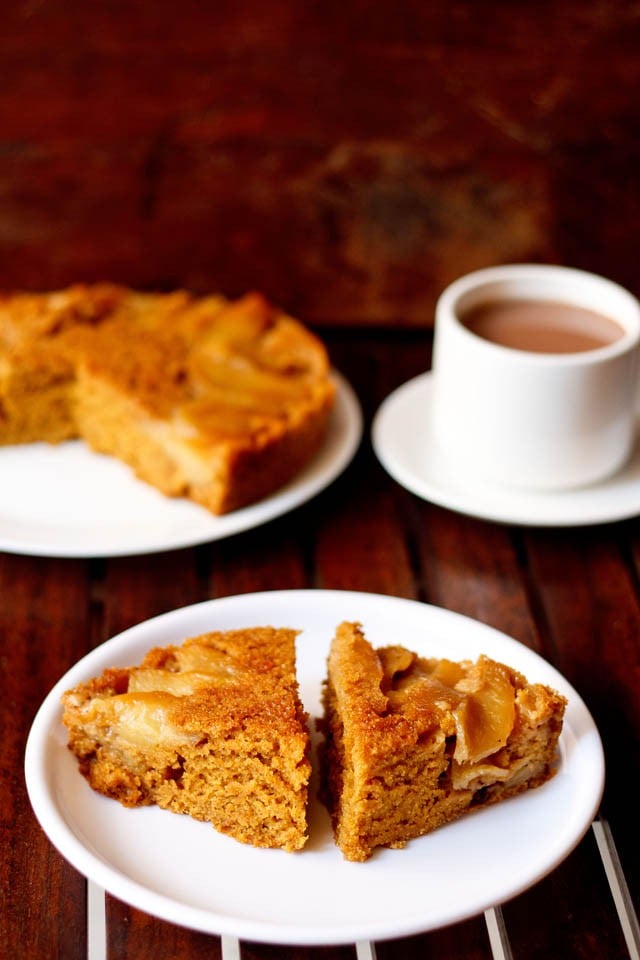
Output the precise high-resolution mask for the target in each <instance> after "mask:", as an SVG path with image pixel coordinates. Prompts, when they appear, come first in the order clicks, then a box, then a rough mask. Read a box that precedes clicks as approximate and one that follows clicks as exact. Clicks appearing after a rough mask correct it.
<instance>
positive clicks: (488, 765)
mask: <svg viewBox="0 0 640 960" xmlns="http://www.w3.org/2000/svg"><path fill="white" fill-rule="evenodd" d="M322 705H323V710H324V715H323V717H322V718H321V720H320V722H319V727H320V730H321V732H322V734H323V735H324V741H323V742H322V743H321V744H320V745H319V755H320V763H321V788H320V797H321V800H322V801H323V803H324V804H325V806H326V807H327V809H328V811H329V814H330V817H331V822H332V827H333V831H334V838H335V842H336V844H337V845H338V847H339V848H340V849H341V851H342V853H343V856H344V857H345V859H347V860H352V861H360V862H362V861H365V860H367V859H369V858H370V857H371V856H372V854H373V853H374V851H375V850H376V849H377V848H378V847H392V848H393V847H403V846H404V845H405V844H406V843H407V842H408V841H410V840H413V839H416V838H417V837H420V836H423V835H425V834H427V833H429V832H431V831H432V830H435V829H437V828H439V827H442V826H444V825H445V824H447V823H451V822H453V821H455V820H457V819H458V818H460V817H462V816H463V815H465V814H467V813H469V812H471V811H473V810H478V809H480V808H481V807H483V806H486V805H489V804H493V803H497V802H501V801H503V800H506V799H507V798H509V797H513V796H515V795H517V794H520V793H522V792H524V791H527V790H530V789H533V788H535V787H538V786H540V785H541V784H543V783H545V782H546V781H547V780H548V779H549V778H550V777H552V776H553V775H554V772H555V768H556V762H557V748H558V739H559V736H560V732H561V729H562V723H563V716H564V711H565V707H566V698H565V697H564V696H562V695H561V694H560V693H558V692H557V691H555V690H553V689H552V688H551V687H549V686H546V685H544V684H539V683H529V682H528V681H527V680H526V678H525V677H524V676H523V675H522V674H521V673H519V672H518V671H517V670H514V669H512V668H510V667H508V666H506V665H504V664H501V663H498V662H496V661H494V660H492V659H490V658H489V657H486V656H480V657H479V658H478V659H477V660H476V661H461V662H459V663H456V662H452V661H449V660H446V659H435V658H425V657H422V656H419V655H417V654H416V653H414V652H412V651H410V650H408V649H406V648H405V647H404V646H402V645H396V646H388V647H382V648H380V649H374V647H373V646H372V645H371V643H370V642H369V641H368V640H367V638H366V637H365V635H364V633H363V630H362V627H361V625H360V624H359V623H355V622H354V623H349V622H345V623H342V624H341V625H340V626H339V627H338V628H337V631H336V634H335V637H334V639H333V641H332V644H331V648H330V653H329V657H328V666H327V677H326V679H325V681H324V684H323V690H322Z"/></svg>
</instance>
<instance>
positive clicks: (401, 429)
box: [372, 373, 640, 527]
mask: <svg viewBox="0 0 640 960" xmlns="http://www.w3.org/2000/svg"><path fill="white" fill-rule="evenodd" d="M432 395H433V380H432V374H431V373H424V374H422V375H421V376H419V377H415V378H414V379H413V380H409V381H408V382H407V383H405V384H403V385H402V386H401V387H399V388H398V389H397V390H395V391H394V392H393V393H392V394H390V395H389V396H388V397H387V398H386V400H385V401H384V402H383V403H382V405H381V406H380V408H379V410H378V412H377V413H376V415H375V417H374V420H373V425H372V441H373V447H374V450H375V453H376V456H377V457H378V459H379V460H380V463H381V464H382V466H383V467H384V468H385V470H386V471H387V472H388V473H389V474H390V475H391V476H392V477H393V478H394V480H397V481H398V483H400V484H401V485H402V486H403V487H406V489H407V490H410V491H411V492H412V493H415V494H416V496H418V497H421V498H422V499H423V500H429V501H431V502H432V503H436V504H438V505H439V506H442V507H448V508H449V509H450V510H455V511H457V512H458V513H465V514H468V515H469V516H472V517H480V518H481V519H483V520H495V521H498V522H499V523H512V524H520V525H522V526H539V527H572V526H588V525H592V524H596V523H609V522H612V521H615V520H624V519H627V518H628V517H634V516H636V515H637V514H638V513H640V444H639V443H636V446H635V449H634V452H633V455H632V457H631V460H630V461H629V463H628V464H627V465H626V467H624V469H622V470H621V471H620V472H619V473H617V474H616V475H615V476H613V477H611V478H609V479H608V480H605V481H603V482H601V483H597V484H593V485H591V486H588V487H582V488H580V489H579V490H569V491H563V492H561V493H539V492H536V491H530V490H518V489H514V488H511V487H503V486H500V485H498V484H495V483H491V482H489V481H485V480H482V479H480V478H478V477H476V476H473V475H470V474H469V472H468V471H465V470H464V469H461V468H460V466H459V464H457V463H455V462H454V461H453V460H452V459H451V458H450V457H448V456H447V454H446V452H445V451H444V450H443V449H442V448H441V447H440V446H439V445H438V443H437V441H436V439H435V437H434V435H433V432H432V428H431V404H432Z"/></svg>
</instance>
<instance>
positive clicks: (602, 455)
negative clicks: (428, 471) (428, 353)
mask: <svg viewBox="0 0 640 960" xmlns="http://www.w3.org/2000/svg"><path fill="white" fill-rule="evenodd" d="M500 298H510V299H511V300H528V301H531V300H547V301H553V302H555V303H558V302H560V303H568V304H571V305H574V306H580V307H584V308H587V309H589V310H592V311H597V312H598V313H600V314H603V315H605V316H607V317H609V318H611V319H613V320H615V321H616V322H617V323H618V324H619V325H620V327H622V331H623V332H622V336H620V338H619V339H617V340H616V341H614V342H612V343H609V344H607V345H605V346H602V347H598V348H596V349H591V350H586V351H582V352H576V353H539V352H531V351H529V350H523V349H516V348H513V347H506V346H503V345H501V344H496V343H493V342H491V341H490V340H487V339H484V338H483V337H481V336H479V335H478V334H476V333H473V332H472V331H471V330H470V329H468V328H467V327H466V326H465V325H464V323H462V322H461V317H462V316H464V315H465V311H469V310H470V309H471V308H472V307H474V306H477V305H478V304H481V303H485V302H486V303H489V302H495V301H496V300H497V299H500ZM639 344H640V303H639V302H638V300H637V299H636V298H635V297H634V296H633V295H632V294H631V293H630V292H629V291H627V290H625V289H624V288H623V287H620V286H619V285H617V284H616V283H613V282H612V281H610V280H608V279H606V278H604V277H600V276H597V275H595V274H591V273H587V272H585V271H582V270H575V269H572V268H569V267H561V266H547V265H540V264H510V265H505V266H497V267H489V268H487V269H485V270H479V271H476V272H474V273H471V274H468V275H466V276H463V277H461V278H460V279H458V280H456V281H455V282H454V283H452V284H451V285H450V286H449V287H448V288H447V289H446V290H445V291H444V292H443V293H442V295H441V296H440V298H439V300H438V303H437V305H436V314H435V332H434V352H433V369H432V378H433V407H432V415H433V422H432V429H433V432H434V435H435V438H436V441H437V443H438V445H439V446H440V447H441V448H442V449H443V450H444V451H445V452H446V453H447V455H448V456H449V457H453V458H455V460H456V461H457V462H458V464H459V467H460V469H461V470H465V471H467V473H466V477H467V479H468V477H469V476H470V475H472V476H475V477H479V478H484V479H487V480H490V481H494V482H495V483H498V484H503V485H506V486H510V487H518V488H530V489H532V490H537V491H545V490H546V491H558V490H564V489H572V488H576V487H581V486H584V485H587V484H592V483H596V482H598V481H601V480H603V479H604V478H606V477H608V476H610V475H612V474H614V473H615V472H616V471H618V470H619V469H620V468H622V467H623V465H624V464H625V463H626V461H627V460H628V458H629V456H630V453H631V451H632V448H633V445H634V439H635V430H636V407H637V400H638V388H637V381H638V363H639V356H640V346H639Z"/></svg>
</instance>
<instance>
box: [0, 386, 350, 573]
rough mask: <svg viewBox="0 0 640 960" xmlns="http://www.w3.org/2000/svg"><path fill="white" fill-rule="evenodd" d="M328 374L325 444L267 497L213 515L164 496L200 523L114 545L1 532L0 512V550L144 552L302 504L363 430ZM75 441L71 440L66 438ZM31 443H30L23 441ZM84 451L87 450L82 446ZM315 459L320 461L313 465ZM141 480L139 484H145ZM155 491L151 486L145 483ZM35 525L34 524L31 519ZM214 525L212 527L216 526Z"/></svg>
mask: <svg viewBox="0 0 640 960" xmlns="http://www.w3.org/2000/svg"><path fill="white" fill-rule="evenodd" d="M331 376H332V378H333V379H334V381H335V383H336V385H337V391H336V405H335V408H334V410H333V412H332V417H331V420H330V427H329V433H328V435H327V439H326V440H325V444H324V445H323V447H322V448H321V449H320V450H319V451H318V453H317V454H316V456H315V457H314V458H313V459H312V460H311V461H310V463H309V464H307V466H306V467H304V468H303V469H302V470H301V471H300V472H299V473H298V475H297V476H296V477H294V478H293V479H292V480H291V481H289V483H287V484H286V485H285V486H284V487H282V488H281V489H279V490H277V491H275V492H274V493H272V494H270V495H269V496H268V497H265V498H264V499H262V500H260V501H258V502H257V503H253V504H249V505H248V506H247V507H243V508H241V509H240V510H236V511H233V512H232V513H228V514H224V515H222V516H220V517H216V516H214V515H213V514H210V513H209V512H208V511H207V510H206V509H205V508H204V507H200V506H199V505H197V504H195V503H191V502H189V501H186V500H185V499H184V498H176V499H175V500H174V499H172V498H169V497H167V498H165V499H166V509H167V511H171V510H172V509H174V511H175V510H176V508H177V509H178V510H179V509H181V508H184V506H185V505H186V507H187V508H188V509H189V510H192V511H193V512H194V513H195V512H196V511H197V512H201V514H202V529H199V527H198V529H197V530H196V531H194V532H191V533H188V534H186V535H183V536H174V537H169V538H167V539H162V538H161V539H157V538H153V537H149V538H146V539H145V538H142V539H138V540H137V541H132V542H129V543H127V542H122V543H120V544H119V545H118V544H117V543H113V544H112V545H106V544H103V545H98V546H97V547H93V548H92V547H91V545H90V544H87V543H86V542H84V541H83V540H81V539H79V534H76V533H74V534H73V535H72V536H71V537H70V538H69V541H68V542H67V543H64V542H61V541H60V540H58V542H56V540H55V536H54V537H53V538H52V537H51V536H49V537H47V536H46V535H45V536H44V537H41V539H39V540H38V539H36V538H35V537H34V539H32V540H30V539H25V538H20V536H15V535H13V536H12V535H10V534H9V535H7V534H5V533H3V530H2V516H0V551H4V552H6V553H11V554H17V555H23V556H32V557H52V558H57V559H66V558H76V559H90V558H109V557H125V556H144V555H147V554H150V553H164V552H167V551H171V550H182V549H185V548H187V547H194V546H198V545H200V544H203V543H212V542H215V541H217V540H222V539H226V538H227V537H231V536H235V535H236V534H239V533H243V532H245V531H247V530H252V529H255V528H256V527H258V526H262V525H263V524H265V523H268V522H269V521H271V520H274V519H276V518H277V517H280V516H283V515H285V514H287V513H290V512H291V511H293V510H295V509H297V508H298V507H299V506H301V505H302V504H304V503H306V502H308V501H309V500H312V499H313V498H314V497H315V496H317V495H318V494H319V493H321V492H322V491H323V490H324V489H326V488H327V487H328V486H330V485H331V484H332V483H333V482H334V481H335V480H336V479H337V478H338V477H339V476H340V475H341V474H342V473H343V472H344V470H346V468H347V467H348V466H349V464H350V463H351V461H352V460H353V458H354V457H355V455H356V452H357V450H358V447H359V445H360V443H361V441H362V436H363V432H364V416H363V412H362V407H361V405H360V401H359V399H358V397H357V395H356V393H355V390H354V389H353V387H352V385H351V384H350V383H349V381H348V380H347V379H346V378H345V377H344V375H343V374H342V373H340V372H339V371H338V370H336V369H335V368H332V369H331ZM72 442H75V441H72ZM332 445H333V446H335V451H333V453H332V458H331V460H330V461H329V462H328V463H327V464H324V465H322V457H323V456H326V453H327V449H328V448H330V447H331V446H332ZM26 446H33V445H31V444H30V445H26ZM17 447H18V445H16V444H14V445H11V447H6V448H1V447H0V458H1V456H2V450H3V449H7V450H8V449H11V450H13V451H15V450H16V449H17ZM87 453H88V454H89V455H95V456H96V457H97V456H99V455H98V454H93V452H92V451H89V450H88V451H87ZM318 462H320V465H318ZM129 481H130V482H131V483H134V484H136V485H137V484H142V483H143V482H142V481H140V480H137V479H136V478H135V477H134V476H133V475H131V476H130V477H127V482H129ZM146 486H147V485H146V484H143V487H146ZM150 489H151V491H152V493H153V494H154V495H155V494H156V493H157V491H155V489H154V488H150ZM35 526H36V529H37V524H36V525H35ZM216 527H217V528H218V529H216Z"/></svg>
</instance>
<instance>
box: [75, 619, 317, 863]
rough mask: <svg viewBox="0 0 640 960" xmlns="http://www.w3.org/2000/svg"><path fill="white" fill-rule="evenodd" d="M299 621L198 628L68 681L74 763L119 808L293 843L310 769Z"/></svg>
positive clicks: (252, 838) (300, 835)
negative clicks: (127, 663) (197, 632)
mask: <svg viewBox="0 0 640 960" xmlns="http://www.w3.org/2000/svg"><path fill="white" fill-rule="evenodd" d="M295 638H296V631H294V630H291V629H285V628H273V627H255V628H250V629H242V630H231V631H225V632H214V633H205V634H202V635H201V636H197V637H192V638H190V639H187V640H186V641H185V642H184V643H182V644H181V645H180V646H167V647H164V648H159V647H158V648H155V649H153V650H151V651H150V652H149V653H147V655H146V656H145V657H144V659H143V660H142V662H141V663H140V665H139V666H134V667H125V668H113V669H108V670H105V671H104V672H103V673H102V675H101V676H99V677H96V678H94V679H92V680H90V681H89V682H87V683H81V684H79V685H78V686H76V687H75V688H74V689H72V690H69V691H67V692H66V693H65V694H64V696H63V698H62V702H63V723H64V724H65V726H66V727H67V728H68V746H69V749H70V750H71V751H72V753H73V754H74V755H75V756H76V757H77V760H78V763H79V769H80V771H81V773H82V774H83V775H84V777H85V778H86V779H87V781H88V782H89V784H90V785H91V787H92V788H93V789H94V790H96V791H97V792H98V793H101V794H104V795H105V796H107V797H111V798H113V799H114V800H118V801H119V802H120V803H122V804H123V805H124V806H127V807H138V806H143V805H149V804H157V805H158V806H160V807H162V808H164V809H166V810H170V811H173V812H174V813H182V814H187V815H189V816H191V817H193V818H195V819H196V820H202V821H207V822H209V823H211V824H212V825H213V826H214V827H215V828H216V829H217V830H218V831H220V832H221V833H224V834H228V835H229V836H230V837H233V838H234V839H236V840H238V841H240V842H242V843H246V844H251V845H253V846H256V847H271V848H278V849H282V850H287V851H294V850H298V849H300V848H301V847H302V846H303V845H304V843H305V841H306V834H307V798H308V782H309V776H310V772H311V765H310V760H309V752H310V747H309V733H308V726H307V720H308V718H307V715H306V714H305V712H304V710H303V707H302V704H301V702H300V699H299V693H298V684H297V680H296V675H295Z"/></svg>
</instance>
